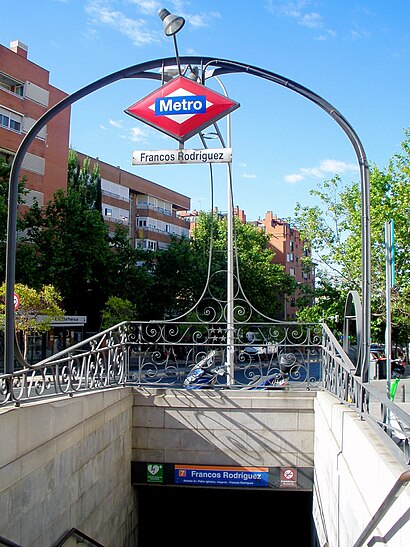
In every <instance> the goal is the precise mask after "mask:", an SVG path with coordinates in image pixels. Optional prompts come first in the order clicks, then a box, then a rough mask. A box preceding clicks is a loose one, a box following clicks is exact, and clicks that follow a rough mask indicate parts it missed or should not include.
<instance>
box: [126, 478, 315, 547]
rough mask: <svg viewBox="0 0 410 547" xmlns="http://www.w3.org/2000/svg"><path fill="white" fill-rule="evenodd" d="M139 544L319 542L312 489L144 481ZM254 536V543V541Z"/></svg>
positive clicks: (143, 546)
mask: <svg viewBox="0 0 410 547" xmlns="http://www.w3.org/2000/svg"><path fill="white" fill-rule="evenodd" d="M136 489H137V496H138V508H139V510H138V530H139V534H138V545H139V547H152V546H153V545H162V544H163V545H169V544H174V543H175V545H178V546H179V547H192V545H196V544H197V542H198V541H199V539H201V543H204V544H205V545H206V544H209V545H213V546H219V545H237V546H243V545H247V544H248V543H249V544H252V545H254V546H258V545H261V546H264V545H285V544H287V542H290V543H292V544H294V545H301V546H302V545H303V546H306V547H313V546H314V545H316V543H315V540H314V537H315V533H314V525H313V522H312V496H313V494H312V492H300V491H299V492H290V491H274V490H269V491H266V490H253V489H251V490H245V489H229V488H206V487H199V488H197V487H181V486H159V485H150V486H138V487H136ZM250 542H251V543H250Z"/></svg>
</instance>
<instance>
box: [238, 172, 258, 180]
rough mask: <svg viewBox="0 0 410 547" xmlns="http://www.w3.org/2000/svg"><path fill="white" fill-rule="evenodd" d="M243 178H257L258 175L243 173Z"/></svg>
mask: <svg viewBox="0 0 410 547" xmlns="http://www.w3.org/2000/svg"><path fill="white" fill-rule="evenodd" d="M241 178H243V179H256V175H254V174H253V173H243V174H242V175H241Z"/></svg>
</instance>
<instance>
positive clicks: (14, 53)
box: [0, 41, 70, 205]
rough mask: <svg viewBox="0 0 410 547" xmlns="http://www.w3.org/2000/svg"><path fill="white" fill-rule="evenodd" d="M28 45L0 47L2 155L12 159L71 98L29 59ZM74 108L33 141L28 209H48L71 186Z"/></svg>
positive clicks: (26, 170) (27, 163) (27, 171)
mask: <svg viewBox="0 0 410 547" xmlns="http://www.w3.org/2000/svg"><path fill="white" fill-rule="evenodd" d="M27 50H28V48H27V46H26V45H25V44H23V43H22V42H19V41H16V42H12V43H11V44H10V48H6V47H4V46H1V45H0V155H1V157H3V158H5V159H6V161H8V162H10V163H11V161H12V158H13V156H14V154H15V152H16V150H17V149H18V147H19V145H20V142H21V141H22V139H23V137H24V136H25V134H26V133H27V132H28V131H29V130H30V128H31V127H32V126H33V124H34V123H35V122H36V121H37V120H38V119H39V118H40V117H41V116H42V115H43V114H44V113H45V112H46V111H47V110H48V109H49V108H51V107H52V106H54V105H55V104H57V103H58V102H59V101H60V100H62V99H63V98H65V97H66V96H67V94H66V93H64V92H63V91H61V90H59V89H57V88H55V87H54V86H52V85H51V84H50V82H49V72H48V71H47V70H45V69H44V68H42V67H40V66H38V65H36V64H35V63H33V62H32V61H30V60H28V59H27ZM69 133H70V109H69V108H67V109H66V110H64V111H63V112H61V113H60V114H58V115H57V116H56V117H55V118H54V119H53V120H51V121H50V122H49V123H48V124H47V126H46V127H44V128H43V129H42V130H41V131H40V133H39V134H38V135H37V137H36V138H35V139H34V141H33V142H32V144H31V146H30V148H29V151H28V153H27V154H26V155H25V158H24V160H23V165H22V169H21V171H20V176H21V177H22V176H26V177H27V185H26V186H27V188H28V189H29V190H30V192H29V194H28V195H27V197H26V203H27V205H30V204H31V203H32V200H33V197H35V198H36V199H37V201H38V202H39V203H40V204H41V205H42V204H44V203H46V202H47V201H49V200H50V199H51V198H52V196H53V193H54V192H55V191H56V190H57V189H59V188H61V187H62V186H65V185H66V184H67V159H68V146H69Z"/></svg>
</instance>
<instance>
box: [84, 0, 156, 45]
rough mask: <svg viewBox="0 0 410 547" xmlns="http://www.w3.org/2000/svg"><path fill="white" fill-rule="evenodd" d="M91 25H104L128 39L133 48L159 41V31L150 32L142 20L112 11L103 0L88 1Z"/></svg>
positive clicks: (87, 8) (148, 26)
mask: <svg viewBox="0 0 410 547" xmlns="http://www.w3.org/2000/svg"><path fill="white" fill-rule="evenodd" d="M86 11H87V13H88V14H89V15H90V16H91V17H92V23H94V24H97V25H106V26H108V27H111V28H112V29H114V30H116V31H117V32H119V33H120V34H122V35H124V36H126V37H127V38H130V39H131V41H132V42H133V44H134V45H135V46H142V45H146V44H152V43H154V42H158V41H159V37H160V35H161V33H160V31H159V30H158V31H150V30H149V28H150V25H148V24H147V23H146V21H145V20H144V19H136V18H132V19H131V18H130V17H127V16H126V15H125V14H124V13H122V12H121V11H117V10H114V9H112V8H111V7H110V6H109V3H107V2H105V1H104V0H90V2H89V3H88V4H87V6H86Z"/></svg>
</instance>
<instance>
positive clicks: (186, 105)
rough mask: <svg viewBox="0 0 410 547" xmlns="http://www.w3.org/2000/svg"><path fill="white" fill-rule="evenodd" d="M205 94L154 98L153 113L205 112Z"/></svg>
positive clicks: (158, 114)
mask: <svg viewBox="0 0 410 547" xmlns="http://www.w3.org/2000/svg"><path fill="white" fill-rule="evenodd" d="M205 113H206V97H205V95H192V96H191V97H189V96H188V97H187V96H185V97H173V96H168V97H160V98H159V99H155V115H156V116H169V115H175V114H205Z"/></svg>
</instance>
